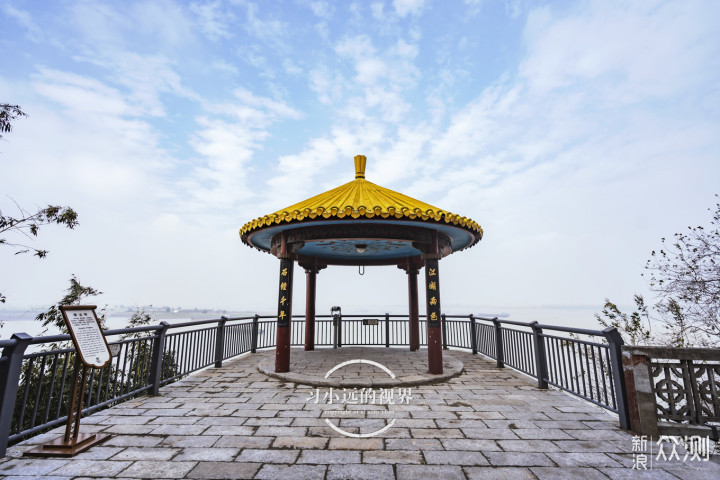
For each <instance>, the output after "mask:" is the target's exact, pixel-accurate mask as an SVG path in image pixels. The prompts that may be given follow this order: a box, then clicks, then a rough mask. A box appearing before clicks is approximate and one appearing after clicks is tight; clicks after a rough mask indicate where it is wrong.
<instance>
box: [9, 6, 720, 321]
mask: <svg viewBox="0 0 720 480" xmlns="http://www.w3.org/2000/svg"><path fill="white" fill-rule="evenodd" d="M0 103H10V104H18V105H20V106H21V107H22V109H23V110H24V111H25V112H26V113H27V114H28V115H29V116H28V117H27V118H23V119H19V120H17V121H16V122H15V123H14V125H13V127H14V130H13V132H12V133H10V134H7V135H5V136H4V138H3V140H2V141H0V209H1V210H2V212H3V214H5V215H13V214H17V213H18V211H17V207H16V206H15V203H17V204H18V205H20V206H22V207H23V208H24V209H26V210H29V211H30V210H33V209H36V208H38V207H43V206H45V205H48V204H53V205H68V206H71V207H72V208H73V209H75V210H76V211H77V212H78V214H79V221H80V224H79V226H78V227H77V228H76V229H74V230H68V229H65V228H62V227H58V226H49V227H44V228H42V229H41V230H40V233H39V235H38V237H37V239H35V240H34V241H32V246H33V247H36V248H43V249H47V250H49V251H50V253H49V254H48V257H47V258H46V259H44V260H40V259H37V258H34V257H31V256H29V255H13V253H14V252H13V251H12V250H11V249H9V248H7V247H6V248H4V250H3V251H0V291H1V292H3V293H4V294H5V295H6V296H7V303H5V304H4V305H3V306H2V308H5V309H13V308H27V307H30V306H38V307H40V306H48V305H50V304H52V303H54V302H56V301H57V300H59V299H60V298H61V296H62V295H63V292H64V290H65V289H66V288H67V286H68V285H69V281H68V280H69V278H70V276H71V275H73V274H74V275H77V277H78V279H79V280H80V282H81V283H83V284H86V285H90V286H93V287H95V288H96V289H98V290H101V291H103V292H104V294H103V295H102V296H101V297H97V298H95V299H92V302H93V303H97V304H99V305H100V304H103V305H104V304H109V305H154V306H165V305H167V306H172V307H186V308H196V307H197V308H215V309H233V310H241V311H258V312H265V313H272V312H274V309H275V305H276V301H277V298H276V295H277V292H276V284H277V276H278V265H279V262H278V260H277V259H276V258H274V257H272V256H271V255H269V254H265V253H261V252H258V251H256V250H254V249H251V248H249V247H247V246H246V245H244V244H242V242H241V241H240V237H239V235H238V230H239V229H240V227H241V226H242V225H243V224H245V223H246V222H248V221H250V220H252V219H254V218H257V217H260V216H262V215H265V214H268V213H271V212H274V211H276V210H279V209H281V208H283V207H285V206H288V205H291V204H294V203H296V202H299V201H301V200H303V199H305V198H308V197H311V196H313V195H316V194H318V193H321V192H324V191H326V190H329V189H330V188H332V187H335V186H338V185H341V184H343V183H346V182H348V181H350V180H352V179H353V178H354V167H353V157H354V156H355V155H358V154H363V155H366V156H367V158H368V165H367V172H366V174H367V179H368V180H370V181H372V182H374V183H377V184H379V185H382V186H384V187H387V188H391V189H393V190H397V191H400V192H403V193H405V194H407V195H410V196H412V197H415V198H418V199H420V200H422V201H425V202H427V203H429V204H431V205H435V206H437V207H439V208H442V209H445V210H449V211H451V212H453V213H457V214H460V215H464V216H467V217H470V218H472V219H473V220H475V221H476V222H478V223H479V224H480V225H481V226H482V227H483V229H484V232H485V234H484V238H483V239H482V241H481V242H480V243H479V244H477V245H476V246H475V247H473V248H471V249H469V250H466V251H462V252H459V253H455V254H453V255H451V256H449V257H447V258H445V259H443V260H442V261H441V264H440V273H441V279H442V306H443V310H444V311H446V312H447V313H469V312H472V311H474V312H478V311H480V312H483V311H492V310H493V309H498V308H502V309H508V308H509V309H512V308H513V307H536V306H537V307H557V308H561V307H562V308H572V307H584V308H595V310H596V311H600V309H601V308H602V304H603V302H604V299H605V298H606V297H607V298H610V299H611V300H613V301H614V302H616V303H618V304H620V305H629V304H631V303H632V295H633V294H634V293H644V294H647V295H649V296H650V297H651V293H649V292H648V290H647V288H648V286H647V283H646V280H645V279H644V278H643V277H642V276H641V274H642V273H643V269H644V265H645V262H646V260H647V259H648V258H649V256H650V252H651V251H652V250H653V249H657V248H659V247H660V245H661V244H660V239H661V238H663V237H671V236H672V234H673V233H675V232H678V231H682V230H683V229H685V228H686V227H687V226H689V225H707V224H709V221H710V218H711V217H710V213H709V212H708V210H707V209H708V208H710V207H713V206H714V205H715V203H716V201H717V199H716V197H715V194H717V193H720V159H719V155H720V153H719V152H720V129H719V127H720V2H716V1H713V0H709V1H692V0H681V1H654V0H647V1H642V2H619V1H614V0H598V1H592V0H590V1H551V2H542V1H529V0H528V1H521V0H517V1H516V0H506V1H501V0H497V1H491V0H486V1H483V0H466V1H450V0H448V1H432V0H394V1H389V0H385V1H372V0H370V1H357V2H352V1H342V2H341V1H337V2H325V1H310V0H308V1H304V0H288V1H282V2H280V1H255V2H253V1H245V0H215V1H197V2H190V1H187V2H186V1H170V0H158V1H131V0H129V1H123V2H98V1H74V0H61V1H30V0H25V1H24V0H4V1H3V2H2V3H1V4H0ZM9 239H10V240H16V241H20V240H23V239H20V238H9ZM303 277H304V275H303V272H302V270H301V269H297V270H296V280H295V282H296V284H295V308H294V309H293V311H294V313H302V312H303V311H304V299H305V286H304V278H303ZM317 282H318V300H317V309H318V313H323V312H325V311H326V310H327V311H328V312H329V308H330V306H332V305H340V306H342V307H343V311H344V312H348V313H350V312H352V311H353V309H354V310H356V311H361V310H364V311H371V312H384V311H390V312H392V313H404V312H405V311H406V309H407V280H406V276H405V274H404V272H402V271H401V270H398V269H397V268H395V267H368V268H367V269H366V273H365V275H364V276H359V275H358V271H357V270H356V269H354V268H353V267H329V268H328V269H326V270H323V271H322V272H321V273H320V274H319V275H318V280H317ZM421 311H424V307H423V306H421ZM541 320H542V319H541ZM587 321H588V322H590V319H589V318H588V319H587Z"/></svg>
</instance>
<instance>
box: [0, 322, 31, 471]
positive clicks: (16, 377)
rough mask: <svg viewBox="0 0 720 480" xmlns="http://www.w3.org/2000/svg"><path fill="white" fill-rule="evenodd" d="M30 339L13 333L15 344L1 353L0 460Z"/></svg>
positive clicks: (4, 449)
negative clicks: (3, 358)
mask: <svg viewBox="0 0 720 480" xmlns="http://www.w3.org/2000/svg"><path fill="white" fill-rule="evenodd" d="M32 338H33V337H31V336H30V335H28V334H27V333H15V334H13V336H12V337H11V340H15V344H14V345H11V346H9V347H5V348H3V351H2V356H3V357H5V358H7V360H6V361H4V362H2V363H0V389H2V392H3V394H2V396H1V397H0V458H2V457H4V456H5V452H6V451H7V444H8V437H10V427H11V426H12V417H13V413H14V411H15V398H16V397H17V391H18V387H19V386H20V373H21V371H22V361H23V355H24V354H25V349H26V348H27V347H28V345H30V341H31V340H32Z"/></svg>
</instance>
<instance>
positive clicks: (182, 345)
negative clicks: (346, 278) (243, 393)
mask: <svg viewBox="0 0 720 480" xmlns="http://www.w3.org/2000/svg"><path fill="white" fill-rule="evenodd" d="M419 323H420V339H421V345H426V339H427V334H426V333H427V331H426V322H425V318H424V316H421V317H420V322H419ZM336 325H337V327H336ZM276 328H277V318H276V317H273V316H259V315H255V316H252V317H238V318H225V317H222V318H220V319H215V320H203V321H193V322H186V323H179V324H172V325H170V324H168V323H165V322H162V323H161V324H160V325H156V326H148V327H137V328H132V329H118V330H107V331H105V335H106V336H107V337H108V343H110V345H111V349H112V352H113V358H112V361H111V363H110V364H109V365H107V366H106V367H104V368H102V369H94V370H92V375H91V376H90V380H89V381H88V384H87V391H86V392H85V404H84V405H83V413H84V414H88V413H92V412H94V411H97V410H99V409H102V408H106V407H108V406H111V405H114V404H116V403H119V402H122V401H124V400H126V399H128V398H131V397H133V396H137V395H141V394H151V395H156V394H157V393H158V391H159V389H160V387H161V386H162V385H166V384H169V383H171V382H173V381H175V380H177V379H179V378H182V377H184V376H186V375H188V374H190V373H192V372H195V371H197V370H200V369H203V368H206V367H209V366H211V365H214V366H216V367H220V366H222V362H223V360H226V359H228V358H232V357H235V356H237V355H241V354H244V353H247V352H253V353H254V352H255V351H257V350H258V349H263V348H271V347H274V346H275V336H276ZM335 328H337V332H336V331H335ZM546 331H552V332H555V333H553V334H549V333H547V332H546ZM442 332H443V335H442V338H443V347H444V348H446V349H447V348H461V349H470V350H471V351H472V353H481V354H483V355H486V356H488V357H490V358H493V359H495V360H496V362H497V366H498V367H500V368H502V367H504V366H506V365H507V366H510V367H512V368H514V369H516V370H519V371H521V372H523V373H525V374H527V375H530V376H532V377H535V378H536V379H537V384H538V387H539V388H548V385H553V386H555V387H557V388H559V389H561V390H564V391H566V392H568V393H571V394H573V395H576V396H578V397H581V398H583V399H585V400H588V401H590V402H592V403H595V404H597V405H600V406H602V407H604V408H606V409H608V410H610V411H613V412H615V413H617V414H618V415H619V418H620V426H621V427H622V428H629V419H628V413H627V406H626V405H627V402H626V396H625V384H624V382H623V373H622V362H621V349H620V347H621V345H622V343H623V342H622V338H621V337H620V335H619V334H618V332H617V331H616V330H615V329H606V330H603V331H599V330H586V329H578V328H567V327H558V326H553V325H541V324H538V323H537V322H533V323H522V322H512V321H507V320H498V319H497V318H494V319H490V318H482V317H475V316H473V315H464V316H462V315H442ZM559 334H564V335H563V336H560V335H559ZM336 335H337V336H336ZM304 337H305V329H304V317H302V316H294V317H293V320H292V345H294V346H301V345H303V344H304V343H305V338H304ZM335 338H337V344H338V346H339V347H342V346H354V345H363V346H378V347H399V346H405V345H409V333H408V317H407V315H390V314H388V313H385V314H381V315H342V316H341V317H338V318H333V317H331V316H329V315H318V316H317V317H316V326H315V345H317V346H331V345H333V344H334V342H335ZM598 339H599V340H598ZM69 340H70V337H69V335H57V336H53V337H38V338H33V337H30V336H28V335H26V334H23V333H20V334H15V335H13V337H12V338H11V339H10V340H2V341H0V348H2V355H1V356H0V388H2V394H1V395H0V456H4V455H5V449H6V446H7V445H8V444H13V443H16V442H18V441H20V440H22V439H24V438H27V437H29V436H31V435H34V434H36V433H39V432H41V431H45V430H47V429H50V428H52V427H55V426H57V425H60V424H62V423H64V422H65V421H66V420H67V414H68V411H67V410H68V403H69V402H68V397H69V391H70V383H71V379H72V373H73V369H74V365H75V362H74V356H75V352H74V349H72V348H67V347H63V346H62V345H58V342H63V343H64V344H65V345H66V344H67V343H68V341H69ZM603 340H604V342H603ZM30 345H44V346H45V350H43V351H39V352H33V353H28V352H27V350H28V347H29V346H30ZM48 347H50V349H49V350H47V348H48Z"/></svg>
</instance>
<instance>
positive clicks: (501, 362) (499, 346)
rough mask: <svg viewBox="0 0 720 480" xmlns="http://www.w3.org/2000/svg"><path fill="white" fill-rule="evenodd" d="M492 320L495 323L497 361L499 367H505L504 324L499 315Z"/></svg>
mask: <svg viewBox="0 0 720 480" xmlns="http://www.w3.org/2000/svg"><path fill="white" fill-rule="evenodd" d="M492 322H493V325H495V360H496V361H497V367H498V368H503V367H504V366H505V352H503V339H502V325H501V324H500V322H499V321H498V319H497V317H495V318H493V319H492Z"/></svg>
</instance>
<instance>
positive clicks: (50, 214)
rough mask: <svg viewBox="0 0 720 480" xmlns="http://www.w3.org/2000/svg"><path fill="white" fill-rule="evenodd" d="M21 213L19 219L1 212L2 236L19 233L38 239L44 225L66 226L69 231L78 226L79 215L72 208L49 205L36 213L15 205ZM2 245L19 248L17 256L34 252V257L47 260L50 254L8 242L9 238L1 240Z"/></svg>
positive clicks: (0, 232)
mask: <svg viewBox="0 0 720 480" xmlns="http://www.w3.org/2000/svg"><path fill="white" fill-rule="evenodd" d="M15 205H16V206H17V207H18V210H19V211H20V215H18V216H17V217H11V216H9V215H4V214H3V212H2V210H0V235H3V236H4V235H6V234H7V233H10V232H13V233H19V234H21V235H24V236H25V237H27V238H32V237H37V235H38V232H39V231H40V227H41V226H43V225H50V224H53V223H54V224H57V225H65V226H66V227H67V228H69V229H71V230H72V229H73V228H75V227H76V226H77V225H78V215H77V213H76V212H75V210H73V209H72V208H70V207H60V206H58V205H48V206H47V207H45V208H40V209H38V210H37V212H35V213H30V212H28V211H27V210H24V209H23V208H21V207H20V206H19V205H17V204H15ZM0 245H7V246H10V247H16V248H19V250H18V251H16V252H15V255H19V254H21V253H27V252H30V251H32V252H33V255H35V256H36V257H39V258H45V257H46V256H47V254H48V251H47V250H41V249H38V248H34V247H30V246H27V245H25V244H22V243H15V242H10V241H8V239H7V238H0Z"/></svg>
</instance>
